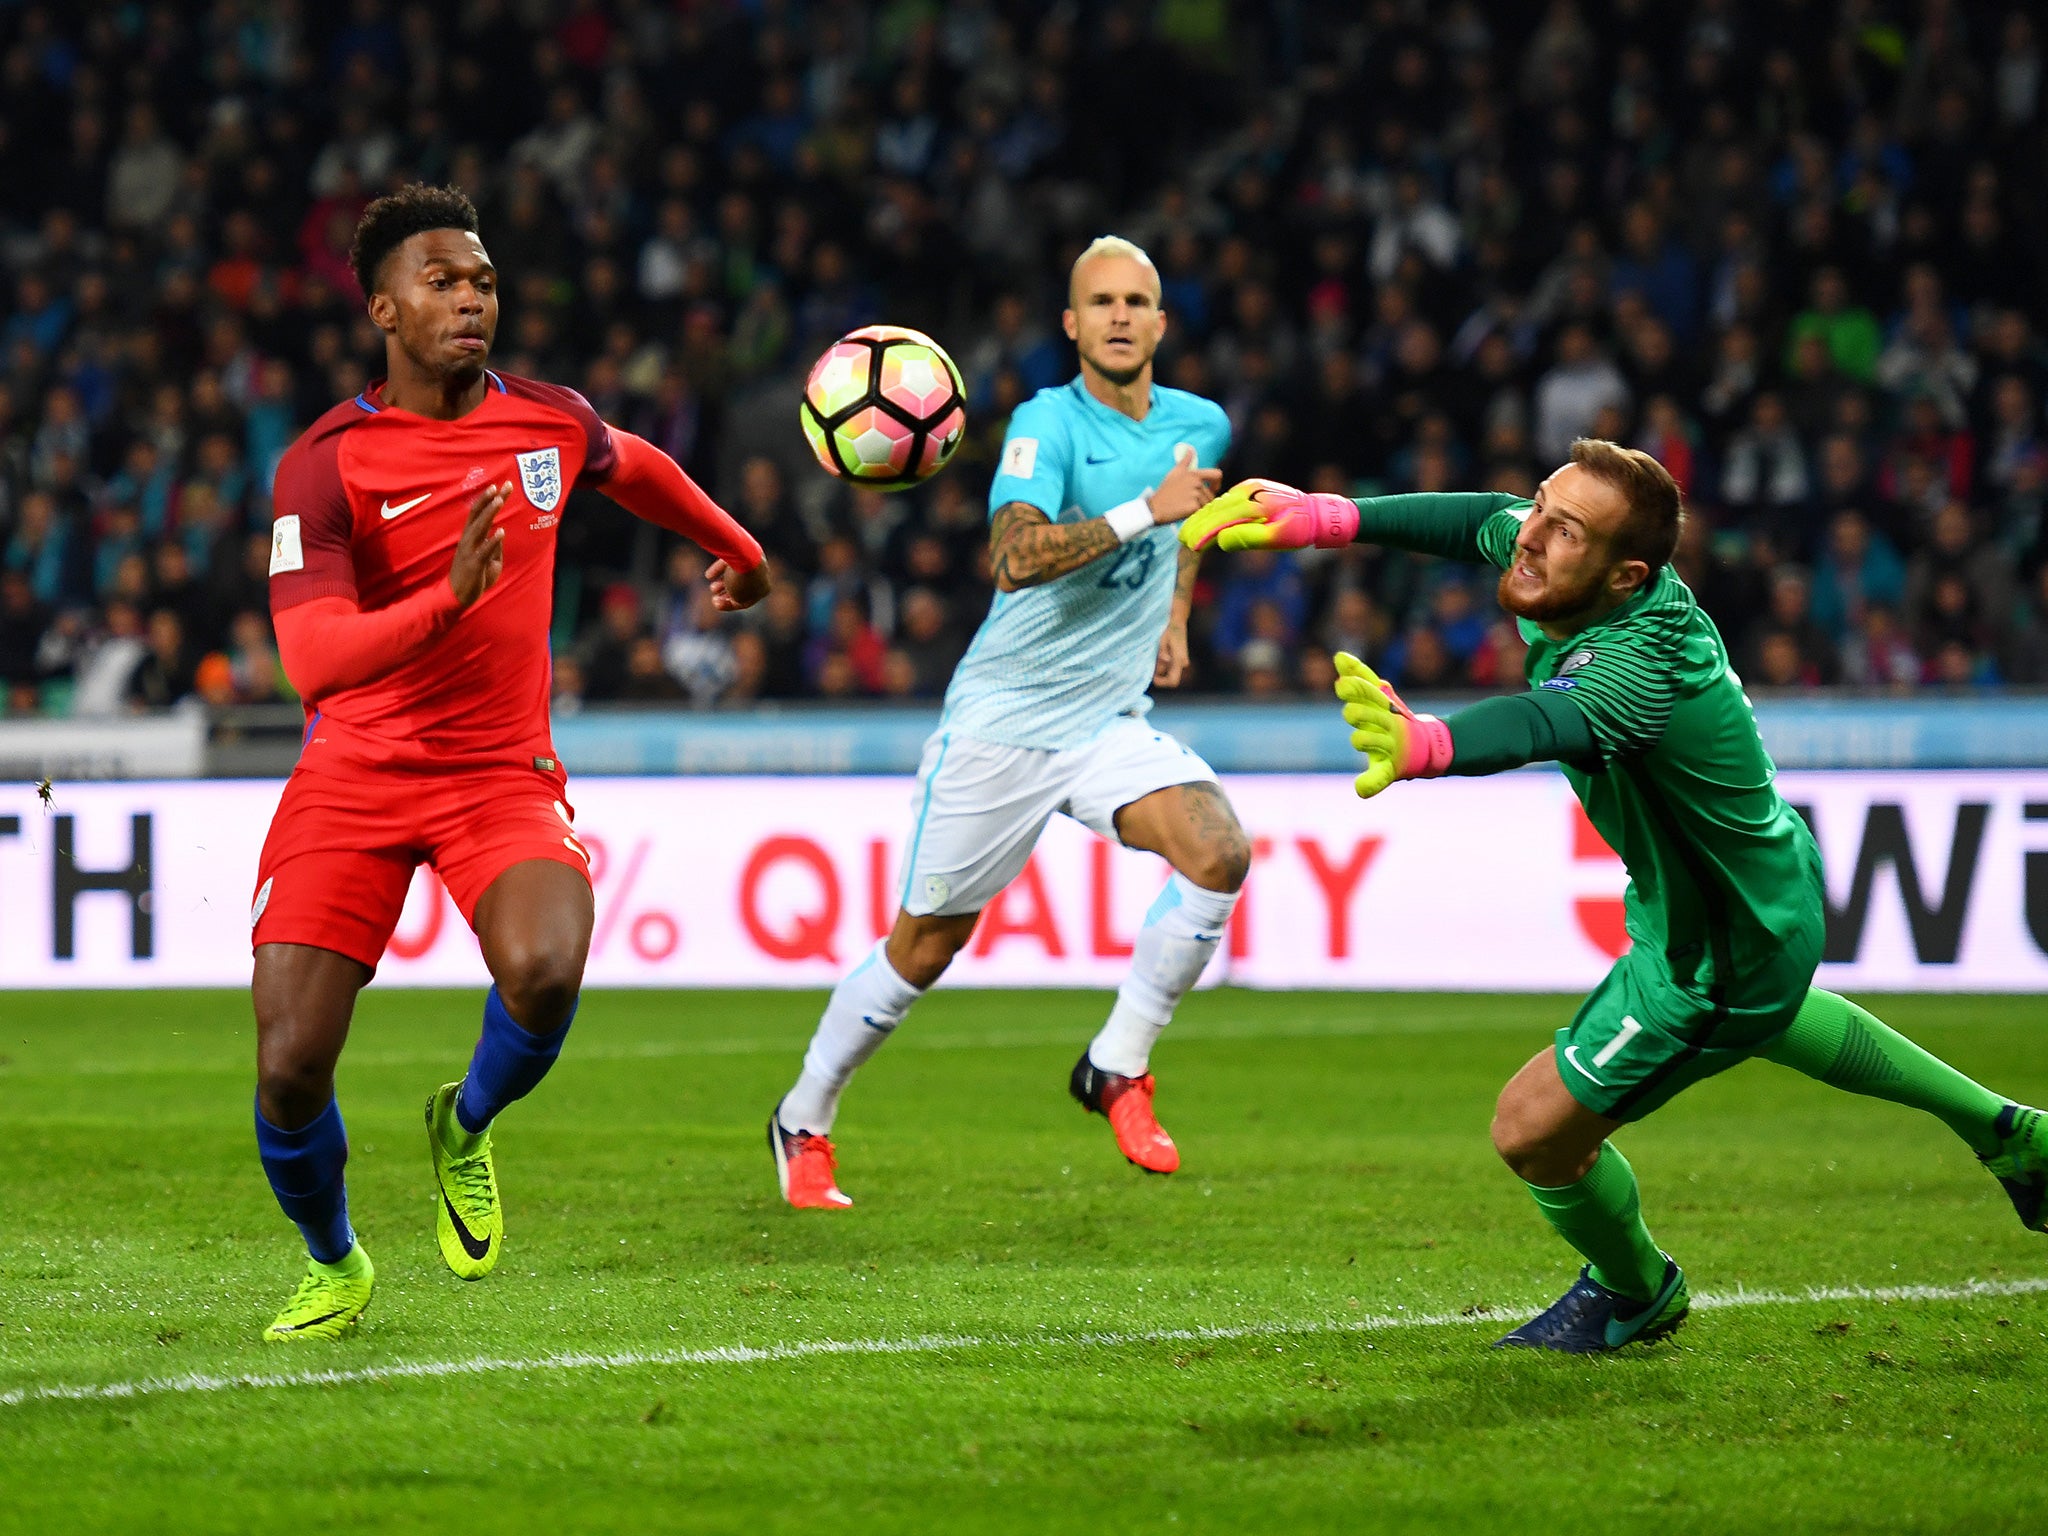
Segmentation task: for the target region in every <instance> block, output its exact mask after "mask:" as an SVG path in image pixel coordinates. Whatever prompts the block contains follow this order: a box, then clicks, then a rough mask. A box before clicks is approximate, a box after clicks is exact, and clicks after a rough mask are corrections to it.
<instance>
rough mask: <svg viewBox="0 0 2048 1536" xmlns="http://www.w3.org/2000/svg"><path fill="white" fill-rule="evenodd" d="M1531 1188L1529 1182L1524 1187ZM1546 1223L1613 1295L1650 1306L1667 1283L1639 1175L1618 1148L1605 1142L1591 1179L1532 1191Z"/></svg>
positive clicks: (1534, 1187) (1588, 1174) (1589, 1173)
mask: <svg viewBox="0 0 2048 1536" xmlns="http://www.w3.org/2000/svg"><path fill="white" fill-rule="evenodd" d="M1525 1182H1526V1181H1525ZM1529 1193H1530V1194H1531V1195H1533V1196H1534V1197H1535V1199H1536V1205H1537V1207H1538V1209H1540V1210H1541V1211H1542V1212H1543V1217H1544V1220H1546V1221H1548V1222H1549V1223H1550V1224H1551V1226H1553V1227H1555V1228H1556V1229H1557V1235H1558V1236H1559V1237H1561V1238H1563V1239H1564V1240H1565V1241H1566V1242H1568V1243H1570V1244H1571V1245H1572V1246H1573V1247H1574V1248H1576V1249H1578V1251H1579V1252H1580V1253H1581V1254H1583V1255H1584V1256H1585V1259H1586V1262H1587V1263H1588V1264H1590V1265H1591V1266H1592V1274H1593V1278H1594V1279H1595V1280H1597V1281H1598V1282H1599V1283H1600V1284H1602V1285H1604V1286H1606V1287H1607V1288H1608V1289H1609V1290H1610V1291H1619V1292H1621V1294H1622V1295H1624V1296H1630V1297H1633V1298H1634V1299H1635V1300H1637V1301H1648V1300H1650V1299H1651V1298H1652V1297H1654V1296H1655V1295H1656V1294H1657V1290H1658V1287H1659V1286H1661V1285H1662V1284H1663V1283H1664V1254H1663V1252H1662V1251H1661V1250H1660V1249H1659V1248H1658V1247H1657V1244H1656V1242H1655V1241H1654V1240H1653V1239H1652V1238H1651V1236H1650V1229H1649V1228H1648V1227H1646V1226H1644V1225H1643V1201H1642V1195H1641V1193H1640V1192H1639V1191H1638V1190H1637V1188H1636V1171H1635V1169H1633V1168H1631V1167H1629V1165H1628V1159H1627V1158H1625V1157H1623V1156H1622V1155H1621V1149H1620V1148H1618V1147H1616V1146H1615V1145H1614V1143H1613V1142H1611V1141H1610V1142H1603V1143H1601V1146H1600V1155H1599V1156H1598V1157H1597V1158H1595V1159H1594V1160H1593V1166H1592V1167H1591V1168H1590V1169H1588V1170H1587V1172H1586V1176H1585V1177H1584V1178H1583V1179H1580V1180H1579V1182H1578V1183H1576V1184H1567V1185H1565V1186H1564V1187H1563V1188H1561V1189H1551V1188H1546V1187H1545V1186H1543V1185H1541V1184H1531V1185H1529Z"/></svg>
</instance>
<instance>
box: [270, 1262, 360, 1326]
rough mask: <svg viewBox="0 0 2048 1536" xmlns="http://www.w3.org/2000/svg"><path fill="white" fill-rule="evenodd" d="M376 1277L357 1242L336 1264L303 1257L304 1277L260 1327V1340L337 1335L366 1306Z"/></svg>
mask: <svg viewBox="0 0 2048 1536" xmlns="http://www.w3.org/2000/svg"><path fill="white" fill-rule="evenodd" d="M376 1280H377V1269H376V1266H375V1265H373V1264H372V1263H371V1262H370V1255H369V1253H368V1252H367V1251H366V1250H365V1249H364V1248H363V1245H362V1244H361V1243H357V1244H356V1245H355V1247H353V1248H351V1249H349V1251H348V1252H347V1253H346V1254H344V1255H342V1258H341V1260H340V1262H339V1263H335V1264H322V1263H321V1262H320V1261H319V1260H318V1259H308V1260H306V1275H305V1278H304V1279H302V1280H301V1281H299V1288H298V1289H297V1290H295V1291H293V1292H292V1299H291V1300H290V1301H288V1302H286V1303H285V1304H284V1310H283V1311H282V1312H280V1313H278V1314H277V1320H276V1321H275V1322H273V1323H272V1324H271V1325H270V1326H269V1327H268V1328H266V1329H264V1330H263V1342H264V1343H266V1344H283V1343H288V1342H290V1341H291V1340H293V1339H338V1338H340V1337H341V1336H342V1335H343V1334H344V1333H347V1332H348V1331H349V1329H351V1328H353V1327H354V1326H355V1325H356V1319H358V1318H359V1317H361V1316H362V1315H363V1309H364V1308H365V1307H367V1306H369V1304H370V1288H371V1286H373V1285H374V1284H376Z"/></svg>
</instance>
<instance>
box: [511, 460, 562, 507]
mask: <svg viewBox="0 0 2048 1536" xmlns="http://www.w3.org/2000/svg"><path fill="white" fill-rule="evenodd" d="M515 457H516V458H517V459H518V461H519V484H520V485H521V487H522V488H524V490H525V491H526V499H527V500H528V501H530V502H532V503H533V504H534V506H536V507H538V508H539V509H540V510H541V511H543V512H552V511H554V510H555V508H556V506H557V505H559V504H560V502H561V500H562V450H561V449H559V448H541V449H538V450H536V451H535V452H533V453H522V454H518V455H516V456H515Z"/></svg>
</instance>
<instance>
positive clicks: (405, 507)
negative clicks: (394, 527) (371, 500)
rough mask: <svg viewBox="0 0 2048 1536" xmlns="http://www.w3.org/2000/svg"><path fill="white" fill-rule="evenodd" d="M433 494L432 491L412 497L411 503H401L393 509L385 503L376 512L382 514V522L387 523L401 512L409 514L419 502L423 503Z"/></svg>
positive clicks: (389, 504) (388, 503)
mask: <svg viewBox="0 0 2048 1536" xmlns="http://www.w3.org/2000/svg"><path fill="white" fill-rule="evenodd" d="M433 494H434V493H433V492H432V491H427V492H425V493H423V494H421V495H418V496H415V497H413V499H412V500H411V501H401V502H400V503H399V504H398V505H397V506H395V507H394V506H393V505H391V503H390V502H388V501H387V502H385V503H384V505H383V506H382V507H381V508H379V509H378V510H379V511H381V512H382V513H383V514H384V520H385V521H386V522H389V521H390V520H391V519H392V518H394V517H396V516H398V514H399V513H401V512H410V511H411V510H412V509H413V508H414V507H416V506H418V505H419V504H420V503H421V502H423V501H425V500H426V499H427V497H429V496H431V495H433Z"/></svg>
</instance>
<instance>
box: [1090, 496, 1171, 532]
mask: <svg viewBox="0 0 2048 1536" xmlns="http://www.w3.org/2000/svg"><path fill="white" fill-rule="evenodd" d="M1102 520H1103V521H1104V522H1105V523H1107V524H1109V526H1110V528H1111V529H1112V530H1114V532H1115V533H1116V541H1117V543H1119V544H1128V543H1130V542H1131V540H1133V539H1135V538H1136V537H1137V536H1138V535H1139V534H1141V533H1144V532H1146V531H1147V530H1149V529H1151V528H1153V527H1155V526H1157V525H1156V524H1155V523H1154V521H1153V518H1152V503H1150V502H1149V501H1147V500H1146V499H1145V498H1144V497H1142V496H1134V497H1132V498H1131V499H1130V500H1129V501H1127V502H1125V503H1124V504H1123V505H1122V506H1120V507H1111V508H1110V509H1109V510H1108V511H1107V512H1105V513H1103V514H1102Z"/></svg>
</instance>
